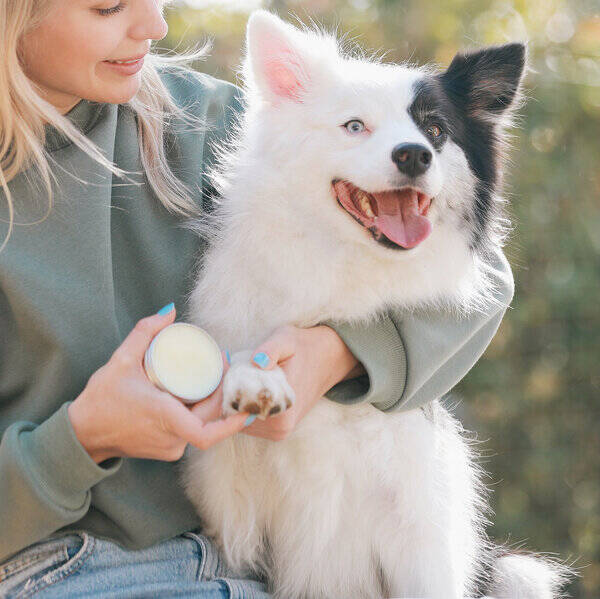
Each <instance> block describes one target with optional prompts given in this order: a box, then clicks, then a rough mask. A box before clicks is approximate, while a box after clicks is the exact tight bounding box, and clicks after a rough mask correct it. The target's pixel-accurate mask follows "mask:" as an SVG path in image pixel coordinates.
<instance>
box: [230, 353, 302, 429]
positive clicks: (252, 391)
mask: <svg viewBox="0 0 600 599" xmlns="http://www.w3.org/2000/svg"><path fill="white" fill-rule="evenodd" d="M242 353H243V355H241V354H242ZM251 355H252V354H251V353H250V352H240V353H239V354H234V355H233V357H232V360H231V366H230V367H229V370H228V371H227V373H226V374H225V378H224V380H223V415H224V416H229V415H231V414H235V413H236V412H249V413H250V414H257V415H258V417H259V418H261V419H262V420H264V419H265V418H267V417H268V416H271V415H275V414H279V413H280V412H283V411H285V410H287V409H288V408H290V407H291V406H292V405H293V404H294V401H295V399H296V397H295V394H294V391H293V389H292V388H291V387H290V385H289V383H288V382H287V379H286V378H285V373H284V372H283V370H282V369H281V368H280V367H279V366H276V367H275V368H273V369H271V370H261V369H260V368H257V367H256V366H253V365H252V364H251V363H250V357H251Z"/></svg>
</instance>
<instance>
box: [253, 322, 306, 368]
mask: <svg viewBox="0 0 600 599" xmlns="http://www.w3.org/2000/svg"><path fill="white" fill-rule="evenodd" d="M295 332H296V327H294V326H291V325H284V326H281V327H279V328H278V329H276V330H275V331H274V332H273V334H272V335H271V336H270V337H269V338H268V339H267V340H266V341H264V342H263V343H261V344H260V345H259V346H258V347H257V348H256V350H255V351H254V353H253V354H252V356H253V357H252V364H254V366H257V367H259V368H262V369H263V370H271V368H275V366H277V365H278V364H280V363H281V362H284V361H285V360H287V359H289V358H291V357H292V356H293V355H294V353H295V351H296V349H297V342H296V337H295Z"/></svg>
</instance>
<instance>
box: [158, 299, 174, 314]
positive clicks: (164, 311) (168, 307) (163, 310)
mask: <svg viewBox="0 0 600 599" xmlns="http://www.w3.org/2000/svg"><path fill="white" fill-rule="evenodd" d="M174 307H175V304H174V303H173V302H171V303H170V304H167V305H166V306H165V307H164V308H161V309H160V310H159V311H158V314H160V315H161V316H164V315H165V314H168V313H169V312H170V311H171V310H172V309H173V308H174Z"/></svg>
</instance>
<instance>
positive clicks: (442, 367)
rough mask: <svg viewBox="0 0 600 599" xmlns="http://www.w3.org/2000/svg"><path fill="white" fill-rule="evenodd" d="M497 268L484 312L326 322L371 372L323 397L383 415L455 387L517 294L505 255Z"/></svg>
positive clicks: (390, 315)
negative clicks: (491, 295)
mask: <svg viewBox="0 0 600 599" xmlns="http://www.w3.org/2000/svg"><path fill="white" fill-rule="evenodd" d="M490 265H491V266H492V267H493V269H494V275H493V279H494V284H495V292H494V293H495V300H496V301H495V302H493V303H491V304H490V305H489V307H488V308H487V309H486V310H485V311H483V312H473V313H471V314H469V315H468V316H465V317H458V316H456V315H453V314H451V313H450V312H442V311H433V310H431V311H427V312H421V313H417V312H408V311H402V310H399V309H394V310H388V311H387V312H386V313H384V314H383V315H382V317H381V318H380V319H379V320H377V321H375V322H373V323H370V324H369V323H366V324H349V323H346V322H334V321H327V322H323V323H322V324H326V325H328V326H330V327H331V328H333V329H334V330H335V331H336V332H337V333H338V335H339V336H340V337H341V338H342V340H343V341H344V343H346V345H347V346H348V348H349V349H350V351H351V352H352V353H353V354H354V356H355V357H356V358H357V359H358V360H359V362H361V363H362V364H363V366H364V368H365V370H366V372H367V374H366V375H362V376H359V377H356V378H353V379H349V380H346V381H342V382H340V383H338V384H337V385H335V386H334V387H332V388H331V389H330V390H329V391H328V392H327V393H326V394H325V396H326V397H327V398H329V399H331V400H333V401H337V402H340V403H347V404H353V403H360V402H365V401H366V402H369V403H372V404H373V405H374V406H375V407H377V408H379V409H380V410H383V411H397V410H409V409H414V408H418V407H419V406H422V405H424V404H426V403H428V402H429V401H431V400H433V399H436V398H438V397H441V396H442V395H444V394H445V393H447V392H448V391H450V389H452V387H454V385H456V384H457V383H458V382H459V381H460V380H461V379H462V378H463V377H464V376H465V374H467V372H468V371H469V370H470V369H471V368H472V367H473V365H474V364H475V362H477V360H478V359H479V358H480V357H481V355H482V354H483V352H484V351H485V349H486V347H487V346H488V345H489V343H490V341H491V340H492V338H493V336H494V335H495V333H496V331H497V329H498V327H499V326H500V322H501V320H502V317H503V316H504V313H505V312H506V309H507V307H508V306H509V304H510V302H511V301H512V297H513V294H514V280H513V276H512V272H511V270H510V266H509V264H508V261H507V260H506V258H505V256H504V254H503V253H502V251H501V250H498V252H497V253H496V255H495V258H494V260H493V261H492V262H491V264H490Z"/></svg>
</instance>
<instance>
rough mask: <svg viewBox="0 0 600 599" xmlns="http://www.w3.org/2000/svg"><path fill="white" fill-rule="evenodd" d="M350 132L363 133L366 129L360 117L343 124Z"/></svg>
mask: <svg viewBox="0 0 600 599" xmlns="http://www.w3.org/2000/svg"><path fill="white" fill-rule="evenodd" d="M343 127H345V128H346V130H347V131H348V133H361V132H362V131H364V130H365V124H364V123H363V122H362V121H361V120H360V119H352V120H351V121H348V122H347V123H344V124H343Z"/></svg>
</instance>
